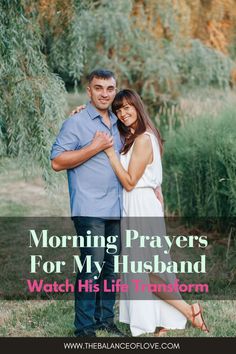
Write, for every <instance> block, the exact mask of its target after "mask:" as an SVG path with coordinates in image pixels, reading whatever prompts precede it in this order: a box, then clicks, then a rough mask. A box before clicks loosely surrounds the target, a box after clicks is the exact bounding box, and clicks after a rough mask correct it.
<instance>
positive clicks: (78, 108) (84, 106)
mask: <svg viewBox="0 0 236 354" xmlns="http://www.w3.org/2000/svg"><path fill="white" fill-rule="evenodd" d="M85 108H86V105H85V104H82V105H81V106H77V107H76V108H75V109H74V110H73V111H72V112H71V113H70V116H73V115H74V114H76V113H79V112H81V111H82V110H83V109H85Z"/></svg>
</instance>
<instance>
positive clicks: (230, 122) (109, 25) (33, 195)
mask: <svg viewBox="0 0 236 354" xmlns="http://www.w3.org/2000/svg"><path fill="white" fill-rule="evenodd" d="M0 42H1V46H0V56H1V66H0V82H1V85H0V138H1V140H0V154H1V162H0V192H1V197H0V198H1V199H0V213H1V215H2V216H4V215H5V216H6V215H9V216H16V215H18V216H20V215H25V216H33V215H34V216H37V215H38V216H42V215H45V216H51V215H69V204H68V196H67V185H66V182H65V178H62V177H61V176H65V174H64V173H60V174H56V173H55V172H53V171H51V168H50V160H49V155H50V149H51V145H52V143H53V141H54V139H55V136H56V135H57V133H58V131H59V128H60V126H61V123H62V121H63V120H64V119H66V118H67V116H68V114H69V112H70V111H71V110H72V108H74V107H75V106H77V105H79V104H81V103H86V101H87V97H86V94H85V87H86V76H87V74H88V73H89V72H90V71H91V70H92V69H95V68H98V67H104V68H108V69H110V70H113V71H114V72H115V74H116V76H117V78H118V87H119V88H124V87H130V88H133V89H135V90H137V91H138V93H139V94H140V95H141V97H142V98H143V100H144V102H145V104H146V106H147V109H148V111H149V114H150V116H151V118H152V119H153V121H154V122H155V124H156V125H157V127H158V128H159V129H160V131H161V133H162V135H163V137H164V139H165V150H164V157H163V167H164V180H163V191H164V197H165V209H166V210H165V211H166V214H167V215H182V216H186V215H187V216H192V215H195V216H235V213H236V179H235V173H236V144H235V141H236V139H235V138H236V119H235V115H236V94H235V85H236V1H235V0H214V1H213V0H178V1H177V0H116V1H115V0H93V1H92V0H86V1H85V0H50V1H49V0H38V1H28V0H11V1H10V0H5V1H1V2H0ZM45 187H46V189H45Z"/></svg>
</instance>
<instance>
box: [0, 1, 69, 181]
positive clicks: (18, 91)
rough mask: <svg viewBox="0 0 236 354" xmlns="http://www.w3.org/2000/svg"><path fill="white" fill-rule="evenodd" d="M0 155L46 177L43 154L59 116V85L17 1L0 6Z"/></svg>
mask: <svg viewBox="0 0 236 354" xmlns="http://www.w3.org/2000/svg"><path fill="white" fill-rule="evenodd" d="M0 43H1V47H0V60H1V67H0V136H1V140H0V156H1V157H17V158H18V159H19V161H20V164H21V165H22V166H23V167H24V168H27V167H29V166H30V168H31V169H32V165H33V166H34V165H35V164H39V165H40V166H41V168H42V169H43V173H44V177H45V178H46V179H47V178H48V173H49V172H48V171H49V168H48V167H49V152H50V146H51V143H52V139H53V138H54V137H55V132H56V131H57V130H58V123H59V122H60V121H61V120H62V118H63V116H64V107H65V98H64V93H65V90H64V84H63V81H62V80H61V79H60V78H59V77H58V76H57V75H55V74H53V73H51V72H50V71H49V69H48V65H47V62H46V58H45V56H44V55H43V54H42V51H41V47H42V38H41V33H40V30H39V27H38V25H37V22H36V21H34V14H33V13H31V14H30V15H29V14H27V13H26V11H25V9H24V7H23V6H22V2H21V1H20V0H5V1H1V3H0Z"/></svg>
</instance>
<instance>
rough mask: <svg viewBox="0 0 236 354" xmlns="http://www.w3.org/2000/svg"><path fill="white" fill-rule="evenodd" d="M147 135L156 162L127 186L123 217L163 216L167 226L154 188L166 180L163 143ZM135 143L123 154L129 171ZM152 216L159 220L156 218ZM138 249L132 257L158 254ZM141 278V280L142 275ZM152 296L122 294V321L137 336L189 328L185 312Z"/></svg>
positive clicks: (126, 279) (125, 277)
mask: <svg viewBox="0 0 236 354" xmlns="http://www.w3.org/2000/svg"><path fill="white" fill-rule="evenodd" d="M144 134H147V135H149V137H150V139H151V142H152V149H153V161H152V163H151V164H149V165H148V166H147V167H146V169H145V171H144V174H143V175H142V177H141V178H140V180H139V181H138V183H137V185H136V186H135V188H134V189H133V190H132V191H131V192H127V191H126V190H125V189H124V191H123V216H124V217H129V219H132V217H160V218H156V219H159V220H162V228H163V223H164V221H163V220H164V218H162V217H163V216H164V215H163V210H162V206H161V203H160V202H159V200H158V199H157V197H156V195H155V193H154V189H155V188H156V187H158V186H161V183H162V164H161V156H160V149H159V144H158V141H157V138H156V137H155V135H154V134H152V133H149V132H145V133H144ZM133 146H134V145H133ZM133 146H132V147H131V149H130V150H129V151H128V153H127V154H125V155H121V164H122V165H123V167H124V168H125V169H126V170H128V166H129V162H130V158H131V155H132V150H133ZM130 217H131V218H130ZM129 219H128V220H129ZM137 219H138V218H137ZM151 219H152V220H155V219H154V218H151ZM140 220H143V219H140ZM164 229H165V227H164ZM163 232H165V231H163ZM153 235H154V234H153ZM134 248H135V247H132V248H131V249H130V251H129V252H130V254H129V255H131V257H132V259H140V257H141V258H143V259H145V260H146V259H149V258H151V256H152V255H153V254H158V251H157V250H156V249H152V250H150V248H142V249H140V248H138V247H137V248H136V249H134ZM126 251H127V250H126ZM139 251H141V252H142V254H141V253H140V254H139V255H138V254H137V253H138V252H139ZM132 252H133V254H132ZM151 253H152V254H151ZM126 254H127V253H126ZM121 255H122V253H121ZM164 257H166V256H164ZM165 261H166V259H165ZM122 278H123V279H122V280H123V281H124V282H128V283H129V281H130V279H132V278H135V275H134V274H130V273H129V274H127V273H126V274H122ZM138 278H139V279H140V275H139V276H138ZM141 278H142V280H146V283H147V282H149V283H150V281H149V275H148V273H144V274H142V276H141ZM163 279H165V281H167V282H172V281H173V280H174V279H175V275H173V274H172V275H168V279H166V278H163ZM148 296H149V297H148V299H146V300H144V299H138V300H137V299H136V298H133V299H132V295H130V297H129V298H127V297H126V299H125V297H124V299H123V300H122V294H121V300H120V311H119V321H120V322H123V323H127V324H129V325H130V330H131V333H132V335H133V336H139V335H141V334H144V333H154V332H155V329H156V327H164V328H167V329H168V328H169V329H183V328H185V325H186V318H185V316H184V315H183V314H182V313H180V312H179V311H178V310H177V309H175V308H174V307H173V306H171V305H170V304H168V303H166V302H165V301H163V300H160V299H159V300H157V298H156V297H155V295H154V294H152V293H151V294H149V295H148Z"/></svg>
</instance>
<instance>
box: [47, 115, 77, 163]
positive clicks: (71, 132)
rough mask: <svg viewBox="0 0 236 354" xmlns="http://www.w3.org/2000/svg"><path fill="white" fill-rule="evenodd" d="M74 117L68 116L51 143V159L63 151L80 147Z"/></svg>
mask: <svg viewBox="0 0 236 354" xmlns="http://www.w3.org/2000/svg"><path fill="white" fill-rule="evenodd" d="M76 128H77V127H76V121H75V119H71V118H69V119H68V120H66V121H65V122H64V123H63V124H62V127H61V130H60V132H59V134H58V136H57V138H56V141H55V143H54V144H53V145H52V150H51V155H50V159H51V160H53V159H55V158H56V157H57V156H59V155H60V154H62V153H63V152H65V151H73V150H78V149H79V148H80V141H79V136H78V134H77V129H76Z"/></svg>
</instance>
